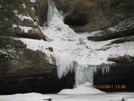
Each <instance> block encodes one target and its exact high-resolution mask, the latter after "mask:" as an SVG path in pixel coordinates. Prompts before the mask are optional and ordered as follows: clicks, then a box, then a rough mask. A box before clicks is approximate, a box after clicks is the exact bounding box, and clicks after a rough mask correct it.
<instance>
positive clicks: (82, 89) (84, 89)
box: [58, 82, 104, 94]
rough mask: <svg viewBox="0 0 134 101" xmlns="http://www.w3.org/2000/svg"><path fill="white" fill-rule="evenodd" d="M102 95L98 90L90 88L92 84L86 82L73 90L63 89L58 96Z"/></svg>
mask: <svg viewBox="0 0 134 101" xmlns="http://www.w3.org/2000/svg"><path fill="white" fill-rule="evenodd" d="M98 93H104V92H102V91H100V90H98V89H95V88H93V87H92V84H90V83H88V82H86V83H85V84H83V85H79V86H77V87H76V88H74V89H63V90H62V91H60V92H59V93H58V94H98Z"/></svg>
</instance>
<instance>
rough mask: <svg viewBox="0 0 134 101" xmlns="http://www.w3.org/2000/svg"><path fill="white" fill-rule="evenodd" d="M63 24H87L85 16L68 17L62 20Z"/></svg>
mask: <svg viewBox="0 0 134 101" xmlns="http://www.w3.org/2000/svg"><path fill="white" fill-rule="evenodd" d="M64 23H65V24H67V25H69V26H84V25H86V24H87V23H88V19H87V17H86V16H85V15H69V16H66V17H65V19H64Z"/></svg>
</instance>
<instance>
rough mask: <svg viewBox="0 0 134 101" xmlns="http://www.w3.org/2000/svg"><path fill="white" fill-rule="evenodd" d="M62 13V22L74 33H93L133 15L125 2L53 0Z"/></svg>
mask: <svg viewBox="0 0 134 101" xmlns="http://www.w3.org/2000/svg"><path fill="white" fill-rule="evenodd" d="M54 1H55V2H56V4H57V7H58V9H59V10H61V11H63V15H64V17H65V19H64V22H65V23H66V24H68V25H70V27H72V28H73V29H74V30H75V31H76V32H83V31H89V32H90V31H94V30H100V29H104V28H106V27H109V26H113V25H114V24H117V23H118V22H119V21H121V20H123V19H126V18H128V17H130V16H132V15H134V13H132V10H133V5H134V4H133V3H132V2H131V1H127V0H122V1H121V0H54Z"/></svg>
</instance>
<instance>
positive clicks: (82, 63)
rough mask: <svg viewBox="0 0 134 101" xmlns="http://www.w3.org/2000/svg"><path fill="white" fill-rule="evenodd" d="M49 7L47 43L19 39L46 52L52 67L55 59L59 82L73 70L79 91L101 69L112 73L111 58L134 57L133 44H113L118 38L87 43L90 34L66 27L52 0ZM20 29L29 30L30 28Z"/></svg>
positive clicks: (49, 0) (95, 33) (33, 47)
mask: <svg viewBox="0 0 134 101" xmlns="http://www.w3.org/2000/svg"><path fill="white" fill-rule="evenodd" d="M48 5H49V7H48V19H47V26H46V25H45V24H44V27H42V28H41V29H42V31H43V32H44V35H45V36H46V37H47V41H44V40H35V39H27V38H17V39H16V40H21V41H22V42H23V43H24V44H26V45H27V48H28V49H31V50H34V51H37V50H39V51H42V52H44V53H46V55H47V58H46V59H47V60H48V61H49V63H50V64H55V62H53V61H52V57H55V58H56V65H57V74H58V77H59V79H60V78H62V77H63V76H66V74H67V73H68V72H69V71H72V72H73V71H74V72H75V85H74V86H75V87H77V88H78V89H79V87H80V85H83V84H85V83H86V82H88V83H89V84H91V85H92V84H93V74H94V72H96V70H97V69H98V68H101V69H102V72H103V73H105V72H108V71H109V64H110V62H108V61H107V59H108V58H109V57H119V56H124V55H130V56H134V52H133V51H134V42H125V43H119V44H110V43H111V42H112V41H113V40H115V39H113V40H107V41H101V42H93V41H89V40H87V37H88V36H89V33H88V32H85V33H82V34H77V33H75V32H74V31H73V30H72V29H71V28H70V27H69V26H68V25H65V24H64V22H63V16H62V15H61V14H60V13H59V12H58V10H57V9H56V7H55V5H54V2H53V1H52V0H48ZM21 18H24V17H21ZM21 18H20V19H21ZM27 18H29V17H27ZM29 20H30V18H29ZM21 29H22V30H25V31H28V30H29V28H21ZM113 29H114V28H112V30H113ZM99 32H100V31H96V32H92V33H90V35H91V36H96V35H100V34H99ZM49 47H52V48H53V52H51V51H49V50H48V48H49ZM90 87H91V86H90ZM80 88H81V87H80ZM75 90H76V89H75Z"/></svg>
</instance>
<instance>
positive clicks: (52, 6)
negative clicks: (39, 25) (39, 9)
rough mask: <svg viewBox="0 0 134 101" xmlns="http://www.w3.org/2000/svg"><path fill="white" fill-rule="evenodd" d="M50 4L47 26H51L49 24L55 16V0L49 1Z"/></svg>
mask: <svg viewBox="0 0 134 101" xmlns="http://www.w3.org/2000/svg"><path fill="white" fill-rule="evenodd" d="M47 2H48V12H47V25H49V22H50V21H51V19H52V17H53V16H54V7H55V5H54V2H53V0H47Z"/></svg>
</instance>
